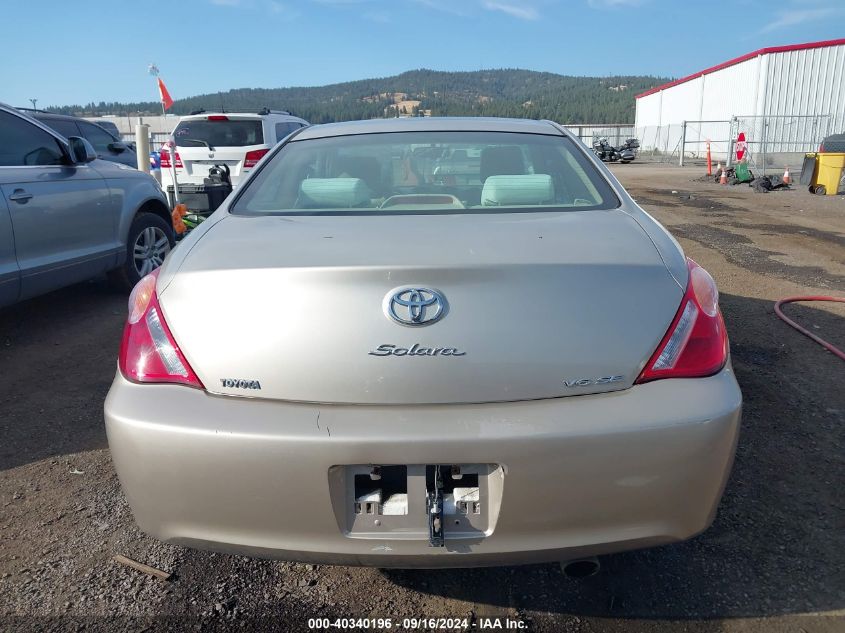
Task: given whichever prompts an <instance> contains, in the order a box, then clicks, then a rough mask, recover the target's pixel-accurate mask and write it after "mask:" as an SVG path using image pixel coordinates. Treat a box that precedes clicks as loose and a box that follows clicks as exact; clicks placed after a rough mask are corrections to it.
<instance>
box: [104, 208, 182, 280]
mask: <svg viewBox="0 0 845 633" xmlns="http://www.w3.org/2000/svg"><path fill="white" fill-rule="evenodd" d="M175 243H176V242H175V239H174V237H173V228H172V227H171V226H170V225H169V224H168V223H167V222H165V221H164V220H163V219H162V218H160V217H159V216H157V215H156V214H154V213H147V212H143V211H142V212H141V213H138V214H137V215H136V216H135V219H134V220H132V226H130V227H129V237H128V238H127V240H126V261H125V262H123V265H122V266H121V267H120V268H116V269H115V270H113V271H111V272H110V273H109V279H110V280H111V281H112V282H113V283H114V284H115V285H116V286H117V287H119V288H121V289H123V290H131V289H132V288H133V287H134V286H135V284H137V283H138V282H139V281H140V280H141V278H142V277H144V276H146V275H148V274H150V273H151V272H152V271H153V270H155V269H156V268H158V267H159V266H161V264H162V263H163V262H164V258H165V257H166V256H167V254H168V253H169V252H170V251H171V250H172V249H173V245H174V244H175Z"/></svg>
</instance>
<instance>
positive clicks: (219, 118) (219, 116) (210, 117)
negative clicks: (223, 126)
mask: <svg viewBox="0 0 845 633" xmlns="http://www.w3.org/2000/svg"><path fill="white" fill-rule="evenodd" d="M205 119H206V121H228V120H229V117H227V116H225V115H223V114H210V115H208V116H207V117H205Z"/></svg>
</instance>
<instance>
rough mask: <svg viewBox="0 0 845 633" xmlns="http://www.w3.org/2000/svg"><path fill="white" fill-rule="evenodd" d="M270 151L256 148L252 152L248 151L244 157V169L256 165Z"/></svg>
mask: <svg viewBox="0 0 845 633" xmlns="http://www.w3.org/2000/svg"><path fill="white" fill-rule="evenodd" d="M269 151H270V150H269V149H254V150H252V151H251V152H247V153H246V158H244V169H247V168H249V167H255V166H256V165H257V164H258V161H260V160H261V159H262V158H264V154H266V153H267V152H269Z"/></svg>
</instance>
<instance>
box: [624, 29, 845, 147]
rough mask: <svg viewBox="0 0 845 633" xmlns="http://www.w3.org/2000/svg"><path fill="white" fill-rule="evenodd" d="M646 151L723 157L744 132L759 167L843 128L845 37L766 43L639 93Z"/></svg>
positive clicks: (638, 123) (639, 120)
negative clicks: (709, 152)
mask: <svg viewBox="0 0 845 633" xmlns="http://www.w3.org/2000/svg"><path fill="white" fill-rule="evenodd" d="M636 106H637V110H636V112H637V114H636V124H635V125H636V131H637V136H638V137H639V138H640V139H641V143H642V145H643V147H644V149H658V150H660V151H661V152H666V153H669V154H676V155H679V154H680V153H681V151H682V149H683V152H684V153H685V154H686V155H688V156H689V155H703V153H704V151H705V142H706V141H707V140H710V141H711V144H712V149H713V152H714V154H716V155H721V157H722V158H724V157H725V156H726V155H727V153H728V151H729V150H730V149H732V147H731V139H735V138H736V136H737V134H738V132H745V135H746V137H747V139H748V144H749V150H750V152H751V154H752V159H753V160H754V161H755V162H757V163H758V164H762V163H760V162H759V161H760V160H761V159H762V160H765V163H766V164H771V158H770V159H765V156H766V154H768V155H769V156H770V157H771V156H772V155H774V154H777V153H785V152H795V153H800V152H805V151H812V150H813V149H815V148H817V147H818V144H819V142H820V141H821V139H822V138H823V137H824V136H826V135H828V134H833V133H840V132H845V39H838V40H828V41H824V42H810V43H807V44H796V45H791V46H775V47H770V48H762V49H760V50H757V51H754V52H753V53H748V54H747V55H743V56H741V57H737V58H736V59H731V60H729V61H726V62H724V63H721V64H718V65H717V66H713V67H711V68H707V69H705V70H702V71H700V72H697V73H694V74H692V75H689V76H687V77H682V78H681V79H677V80H675V81H671V82H669V83H667V84H664V85H662V86H657V87H656V88H652V89H651V90H648V91H646V92H643V93H642V94H639V95H637V96H636Z"/></svg>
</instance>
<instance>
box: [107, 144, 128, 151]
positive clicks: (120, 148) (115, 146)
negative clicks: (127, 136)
mask: <svg viewBox="0 0 845 633" xmlns="http://www.w3.org/2000/svg"><path fill="white" fill-rule="evenodd" d="M127 149H128V146H127V145H126V143H124V142H123V141H115V142H114V143H109V150H110V151H112V152H114V153H115V154H122V153H123V152H125V151H126V150H127Z"/></svg>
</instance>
